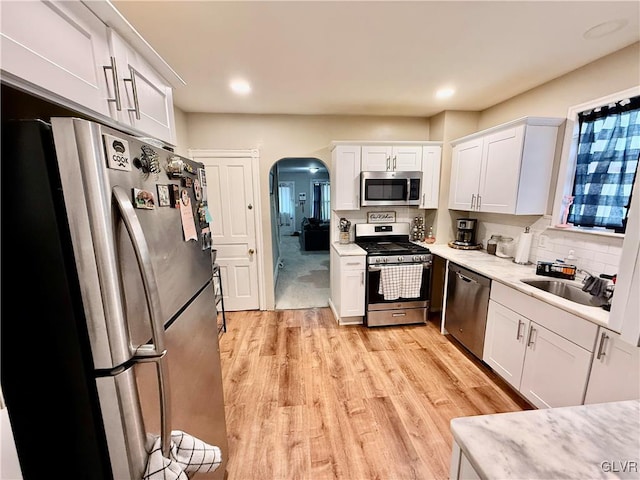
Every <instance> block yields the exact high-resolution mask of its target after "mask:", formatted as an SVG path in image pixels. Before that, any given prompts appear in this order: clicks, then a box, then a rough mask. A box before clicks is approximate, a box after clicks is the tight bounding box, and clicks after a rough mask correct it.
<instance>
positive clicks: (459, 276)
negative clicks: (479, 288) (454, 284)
mask: <svg viewBox="0 0 640 480" xmlns="http://www.w3.org/2000/svg"><path fill="white" fill-rule="evenodd" d="M456 275H457V276H458V278H459V279H460V280H464V281H465V282H467V283H469V282H472V283H478V281H477V280H474V279H473V278H469V277H466V276H464V275H462V274H461V273H460V272H456Z"/></svg>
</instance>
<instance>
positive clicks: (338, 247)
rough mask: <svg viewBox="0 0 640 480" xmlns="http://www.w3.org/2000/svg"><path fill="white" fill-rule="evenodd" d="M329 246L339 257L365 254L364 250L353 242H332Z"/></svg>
mask: <svg viewBox="0 0 640 480" xmlns="http://www.w3.org/2000/svg"><path fill="white" fill-rule="evenodd" d="M331 246H332V247H333V249H334V250H335V251H336V252H338V255H340V256H341V257H348V256H365V255H366V254H367V252H366V250H364V249H362V248H360V247H359V246H358V245H356V244H355V243H339V242H332V243H331Z"/></svg>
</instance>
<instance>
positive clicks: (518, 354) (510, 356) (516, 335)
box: [482, 300, 529, 389]
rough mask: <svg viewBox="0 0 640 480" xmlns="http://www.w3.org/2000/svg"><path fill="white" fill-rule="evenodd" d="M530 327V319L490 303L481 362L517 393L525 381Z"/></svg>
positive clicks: (497, 304) (492, 302)
mask: <svg viewBox="0 0 640 480" xmlns="http://www.w3.org/2000/svg"><path fill="white" fill-rule="evenodd" d="M528 325H529V320H528V319H526V318H524V317H522V316H521V315H518V314H517V313H516V312H514V311H512V310H509V309H508V308H507V307H504V306H502V305H500V304H499V303H497V302H494V301H493V300H489V310H488V313H487V328H486V332H485V340H484V352H483V354H482V359H483V360H484V361H485V363H487V364H488V365H489V366H490V367H491V368H493V370H494V371H495V372H496V373H498V374H499V375H500V376H501V377H502V378H504V379H505V380H506V381H507V382H509V383H510V384H511V385H512V386H513V387H515V388H516V389H518V388H520V380H521V379H522V365H523V363H524V354H525V348H526V343H525V336H524V333H526V331H527V330H526V329H527V327H528ZM523 332H524V333H523Z"/></svg>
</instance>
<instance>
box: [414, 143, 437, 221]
mask: <svg viewBox="0 0 640 480" xmlns="http://www.w3.org/2000/svg"><path fill="white" fill-rule="evenodd" d="M441 159H442V147H441V146H439V145H430V146H426V145H425V146H423V147H422V182H421V185H420V189H421V190H422V192H421V195H420V206H419V208H438V197H439V195H440V162H441Z"/></svg>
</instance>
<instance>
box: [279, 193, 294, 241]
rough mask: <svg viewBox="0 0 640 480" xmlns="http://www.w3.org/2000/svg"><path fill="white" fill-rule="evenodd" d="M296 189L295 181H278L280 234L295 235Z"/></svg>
mask: <svg viewBox="0 0 640 480" xmlns="http://www.w3.org/2000/svg"><path fill="white" fill-rule="evenodd" d="M295 196H296V189H295V183H294V182H279V183H278V214H279V216H280V218H279V219H278V221H279V223H280V235H293V232H294V231H295V229H296V206H295V205H296V204H295Z"/></svg>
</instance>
